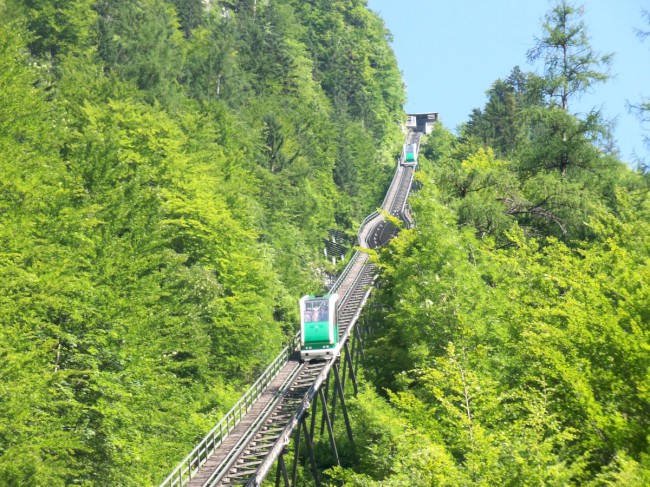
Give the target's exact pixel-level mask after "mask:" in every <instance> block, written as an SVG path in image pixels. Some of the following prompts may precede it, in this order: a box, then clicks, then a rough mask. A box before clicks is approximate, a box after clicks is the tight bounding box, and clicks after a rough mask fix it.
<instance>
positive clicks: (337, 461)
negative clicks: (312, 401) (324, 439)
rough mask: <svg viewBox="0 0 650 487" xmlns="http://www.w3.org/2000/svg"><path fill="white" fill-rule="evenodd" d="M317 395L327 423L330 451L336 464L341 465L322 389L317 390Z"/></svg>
mask: <svg viewBox="0 0 650 487" xmlns="http://www.w3.org/2000/svg"><path fill="white" fill-rule="evenodd" d="M318 395H319V396H320V400H321V403H322V404H323V416H325V423H327V432H328V433H329V437H330V446H331V447H332V453H334V458H335V460H336V464H337V465H341V462H340V460H339V452H338V450H337V449H336V440H335V439H334V430H333V429H332V423H330V417H329V414H328V412H327V400H326V399H325V394H323V389H320V390H319V391H318Z"/></svg>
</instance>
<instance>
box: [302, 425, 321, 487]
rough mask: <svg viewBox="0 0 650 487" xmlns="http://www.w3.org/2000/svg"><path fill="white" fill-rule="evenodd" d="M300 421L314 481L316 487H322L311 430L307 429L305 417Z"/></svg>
mask: <svg viewBox="0 0 650 487" xmlns="http://www.w3.org/2000/svg"><path fill="white" fill-rule="evenodd" d="M300 421H301V422H302V429H303V431H304V432H305V443H307V452H308V453H309V461H310V462H311V471H312V473H313V475H314V481H315V483H316V487H321V486H322V484H321V483H320V477H319V476H318V468H317V467H316V457H315V456H314V444H313V443H312V439H311V437H310V436H309V428H307V422H306V421H305V417H304V416H303V417H302V419H301V420H300Z"/></svg>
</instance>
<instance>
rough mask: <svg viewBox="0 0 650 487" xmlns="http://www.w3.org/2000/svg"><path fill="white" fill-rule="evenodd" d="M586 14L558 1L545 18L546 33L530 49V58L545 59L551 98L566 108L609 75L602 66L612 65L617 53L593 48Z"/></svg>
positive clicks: (564, 1) (545, 71) (547, 84)
mask: <svg viewBox="0 0 650 487" xmlns="http://www.w3.org/2000/svg"><path fill="white" fill-rule="evenodd" d="M583 14H584V8H583V7H576V6H574V5H572V4H571V3H569V2H568V1H567V0H561V1H557V3H556V4H555V5H554V6H553V8H552V9H551V11H550V12H548V13H547V14H546V17H545V19H544V24H543V26H542V28H543V30H544V35H543V36H542V37H541V38H538V39H536V45H535V47H533V48H532V49H531V50H530V51H528V59H529V60H531V61H537V60H539V59H542V60H543V62H544V74H545V78H546V85H545V92H546V94H547V95H548V96H549V98H550V99H551V100H555V99H559V101H560V103H559V105H560V107H561V108H562V109H563V110H567V109H568V106H569V99H570V98H572V97H573V96H576V95H577V96H579V95H580V94H581V93H584V92H585V91H588V90H589V88H590V87H591V86H592V85H594V84H596V83H602V82H604V81H606V80H607V79H608V75H607V73H606V72H603V71H602V69H606V68H607V67H608V66H609V64H610V63H611V60H612V57H613V55H612V54H604V55H601V54H598V53H596V52H594V51H593V49H592V48H591V46H590V45H589V37H588V35H587V28H586V25H585V23H584V22H583V21H582V16H583Z"/></svg>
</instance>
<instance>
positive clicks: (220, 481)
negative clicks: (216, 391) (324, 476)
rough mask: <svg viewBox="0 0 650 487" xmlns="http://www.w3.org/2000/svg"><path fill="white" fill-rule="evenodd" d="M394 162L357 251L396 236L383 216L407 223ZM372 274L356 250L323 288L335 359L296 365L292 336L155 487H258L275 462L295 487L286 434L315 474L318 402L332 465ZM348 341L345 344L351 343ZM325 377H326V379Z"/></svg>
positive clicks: (405, 170) (408, 177)
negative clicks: (335, 330)
mask: <svg viewBox="0 0 650 487" xmlns="http://www.w3.org/2000/svg"><path fill="white" fill-rule="evenodd" d="M420 136H421V134H419V133H414V132H408V134H407V139H406V140H407V143H417V144H419V142H420ZM402 158H403V155H402ZM402 158H400V161H399V163H398V165H397V169H396V171H395V174H394V176H393V180H392V182H391V185H390V187H389V189H388V191H387V193H386V196H385V198H384V201H383V202H382V205H381V211H375V212H373V213H372V214H370V215H369V216H368V217H367V218H366V219H365V220H364V221H363V223H362V225H361V227H360V230H359V234H358V241H359V245H360V246H361V247H365V248H376V247H379V246H381V245H385V244H386V243H387V242H388V241H389V240H390V239H391V238H392V237H393V236H394V235H396V234H397V232H398V228H397V227H396V226H395V225H394V224H393V223H392V222H390V221H389V220H387V219H386V218H385V216H384V213H386V214H390V215H392V216H394V217H396V218H401V219H406V220H407V224H408V220H409V217H408V215H407V214H405V208H406V201H407V198H408V195H409V192H410V188H411V185H412V180H413V169H414V168H413V167H407V166H404V165H403V164H402V160H401V159H402ZM375 277H376V275H375V270H374V265H373V264H371V263H368V255H367V254H366V253H363V252H360V251H357V252H355V253H354V255H353V256H352V258H351V260H350V263H349V264H348V266H347V267H346V268H345V270H344V271H343V272H342V273H341V275H340V276H339V278H338V279H337V280H336V282H335V283H334V284H333V285H332V287H331V289H330V291H329V292H330V293H334V292H336V293H338V294H339V296H341V299H340V304H339V334H340V344H339V350H338V353H337V354H335V355H338V356H340V357H341V358H338V357H336V358H334V359H329V360H324V361H318V362H306V363H301V362H300V354H299V352H298V351H297V347H298V343H299V336H298V335H295V336H294V337H293V339H292V341H291V343H289V345H287V347H285V348H284V349H283V350H282V352H281V353H280V354H279V355H278V357H276V359H275V360H274V361H273V362H272V363H271V364H270V365H269V367H267V369H266V370H265V371H264V373H263V374H262V375H261V376H260V377H259V378H258V379H257V381H256V382H255V384H253V386H252V387H251V388H250V389H249V391H248V392H247V393H246V394H245V395H244V396H243V397H242V398H241V399H240V400H239V401H238V403H237V404H235V406H234V407H233V408H232V409H231V410H230V411H229V412H228V413H227V414H226V416H225V417H224V418H223V419H222V420H221V421H220V422H219V423H218V424H217V425H216V426H215V427H214V428H213V429H212V430H211V431H210V433H208V435H207V436H206V437H205V438H204V439H203V440H202V441H201V442H200V443H199V444H198V445H197V446H196V447H195V448H194V449H193V450H192V452H191V453H190V454H189V455H188V456H187V457H186V458H185V459H184V460H183V461H182V462H181V463H180V465H179V466H178V467H176V469H175V470H174V471H173V472H172V473H171V474H170V475H169V476H168V477H167V478H166V479H165V480H164V481H163V482H162V484H160V487H185V486H190V487H216V486H223V487H226V486H235V485H247V486H258V485H260V484H261V482H262V481H263V480H264V478H266V476H267V475H268V474H269V472H270V470H271V469H272V467H273V465H275V464H276V462H277V464H278V466H279V468H278V476H279V475H280V474H282V476H283V477H284V482H285V485H295V475H296V467H295V465H296V461H294V467H293V471H292V475H291V477H292V480H293V482H292V483H291V482H290V481H289V474H288V470H287V468H286V465H285V463H284V457H283V454H284V452H285V451H286V447H287V445H288V444H289V441H290V439H291V437H292V435H294V434H296V433H297V435H296V438H297V442H299V441H300V440H299V438H300V430H301V428H302V429H303V431H305V432H306V431H307V429H308V428H309V429H310V430H311V436H310V435H307V436H306V443H307V447H308V448H307V449H308V451H309V452H310V460H311V463H312V469H313V471H314V474H315V476H317V473H316V468H315V467H316V466H315V460H314V457H313V449H312V445H311V439H310V438H311V437H313V430H314V420H315V414H313V415H312V424H311V427H309V426H308V425H307V424H306V420H305V417H306V415H307V412H308V411H309V409H310V408H313V409H314V413H315V410H316V408H317V404H318V402H319V400H320V403H321V409H322V418H323V419H322V423H323V424H322V426H321V429H322V430H324V428H325V426H327V431H328V437H329V439H330V443H331V446H332V451H333V453H334V456H335V458H336V461H337V462H338V453H337V450H336V443H335V441H334V435H333V431H332V430H333V422H334V412H335V407H336V402H337V401H338V402H339V403H340V404H341V407H340V409H341V410H342V414H343V417H344V420H345V424H346V430H347V433H348V436H349V439H350V441H351V442H352V441H353V440H352V432H351V427H350V423H349V420H348V417H347V409H346V408H345V398H344V387H345V380H346V376H347V377H348V378H349V379H351V380H352V383H353V385H354V387H355V390H356V377H355V374H356V366H354V365H353V362H352V357H353V355H354V353H355V348H354V347H355V345H356V341H359V340H360V335H359V331H358V329H357V328H355V324H356V322H357V319H358V318H359V315H360V313H361V310H362V308H363V306H364V304H365V302H366V300H367V299H368V296H369V294H370V291H371V288H372V285H373V282H374V280H375ZM352 337H356V339H357V340H356V341H354V342H353V340H352ZM350 342H352V345H351V346H350ZM351 348H352V351H351ZM360 350H361V345H360V344H359V345H357V348H356V353H360ZM361 353H362V352H361ZM341 362H342V363H343V366H342V371H341V370H340V364H341ZM332 376H333V377H334V379H331V377H332ZM330 387H331V388H332V390H333V391H332V393H331V398H332V399H331V402H332V405H331V415H330V413H329V412H328V396H330V394H329V389H330ZM324 390H325V391H326V392H324ZM296 449H298V448H296ZM279 480H280V478H279V477H278V481H279ZM276 484H277V483H276ZM317 484H319V482H318V481H317Z"/></svg>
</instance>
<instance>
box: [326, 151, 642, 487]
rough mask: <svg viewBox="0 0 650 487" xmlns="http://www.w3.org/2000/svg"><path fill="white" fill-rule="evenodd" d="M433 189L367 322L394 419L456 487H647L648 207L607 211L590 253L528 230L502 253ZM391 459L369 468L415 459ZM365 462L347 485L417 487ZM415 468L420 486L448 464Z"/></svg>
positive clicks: (372, 365) (387, 258)
mask: <svg viewBox="0 0 650 487" xmlns="http://www.w3.org/2000/svg"><path fill="white" fill-rule="evenodd" d="M471 161H473V162H474V163H475V164H474V165H475V166H476V165H478V166H480V165H481V164H480V162H481V161H485V158H481V157H478V156H476V157H474V158H473V159H471ZM427 183H429V184H427ZM424 184H425V185H424V187H423V189H422V190H421V191H420V192H419V193H418V196H417V198H416V199H414V200H413V202H412V204H413V211H414V212H415V215H416V217H417V221H418V227H417V229H416V230H409V231H404V232H402V233H401V234H400V236H399V237H398V238H397V239H396V240H395V241H394V242H393V243H392V244H391V245H390V248H389V249H387V250H385V251H383V252H382V255H381V258H380V261H379V264H380V266H381V267H382V271H383V272H382V282H381V283H380V286H379V289H378V293H377V294H376V295H375V298H374V300H375V307H374V309H375V310H376V311H375V312H374V314H373V315H372V316H369V317H368V318H367V319H369V320H370V321H371V322H373V323H382V325H381V326H380V327H379V329H378V330H376V331H375V334H374V335H373V338H372V342H371V344H370V346H369V347H367V349H366V356H367V357H368V363H367V364H366V373H367V375H368V376H369V378H370V380H371V382H373V383H375V384H377V385H378V386H380V387H382V388H387V391H386V394H387V396H388V398H389V401H390V405H391V406H392V408H393V409H394V411H393V412H392V413H389V414H391V415H393V416H394V417H395V418H400V421H405V423H402V426H401V428H402V430H403V431H408V430H411V429H412V430H416V431H418V432H420V433H421V434H423V435H425V437H426V441H422V442H421V445H422V446H421V448H422V450H420V451H424V450H426V449H427V448H429V446H427V445H428V443H427V442H431V444H433V445H435V447H436V449H437V451H438V452H440V453H438V454H437V455H436V457H440V456H441V455H442V456H443V457H444V458H447V459H449V461H450V462H451V465H452V466H453V470H448V471H447V475H448V476H447V477H445V481H447V482H449V483H451V484H453V485H458V484H466V485H486V484H487V485H521V484H529V483H535V484H553V485H556V484H557V485H567V484H578V485H582V484H585V483H587V482H593V485H610V484H613V483H614V482H617V481H618V482H624V480H623V479H627V480H625V481H629V482H631V483H632V484H633V485H634V482H636V483H637V484H642V483H643V481H642V479H644V478H645V477H644V475H646V473H645V467H644V465H645V463H644V462H646V460H645V458H646V456H645V455H646V454H647V451H648V443H647V431H646V427H645V425H646V423H647V421H648V417H647V408H648V401H649V400H650V397H649V396H648V394H647V387H646V385H645V383H646V382H647V371H648V366H649V365H650V363H649V362H648V354H647V350H648V347H650V341H649V339H648V333H647V326H645V324H646V323H647V319H648V312H649V310H648V305H647V303H648V302H650V301H649V300H648V296H647V289H646V286H644V285H643V283H645V282H647V280H648V278H649V277H650V275H649V274H648V273H649V272H650V269H649V268H648V265H647V260H648V252H649V251H650V242H649V241H648V235H650V233H649V232H648V219H647V213H646V212H645V210H642V211H640V212H639V211H636V212H635V211H632V212H631V213H628V216H627V218H628V219H629V220H628V222H627V223H624V222H623V221H622V220H621V219H618V218H615V217H612V216H611V215H608V214H607V213H602V214H601V215H600V217H599V218H596V219H593V220H591V222H590V227H591V228H592V231H593V232H594V234H595V235H597V238H596V240H594V241H592V242H591V243H587V242H583V243H580V244H579V245H578V246H577V247H576V248H570V247H568V246H567V245H565V244H563V243H561V242H559V241H557V240H555V239H552V238H548V239H546V240H545V241H544V244H543V245H540V243H539V242H538V241H535V240H533V239H528V238H526V237H525V236H524V235H523V233H522V232H521V230H519V229H518V227H517V226H516V225H515V226H513V227H511V230H509V231H508V232H507V233H506V235H507V238H508V241H509V245H508V246H506V247H504V248H502V249H495V248H493V247H492V246H491V241H490V239H486V238H483V239H482V240H479V239H477V238H476V236H475V235H474V233H473V232H467V231H465V230H464V229H462V228H458V227H457V218H456V216H455V214H454V212H453V211H452V209H450V207H448V206H445V205H443V204H441V203H440V197H439V195H438V193H437V191H436V190H435V189H434V187H433V186H432V185H431V184H430V181H429V180H427V179H425V180H424ZM646 204H647V202H646ZM383 423H384V424H389V422H388V421H387V420H384V421H383ZM386 437H387V438H390V434H389V433H386ZM370 443H371V444H373V445H375V448H378V447H380V445H381V442H380V441H378V440H376V439H375V440H372V441H370ZM412 448H414V449H415V450H418V448H417V447H412ZM398 450H399V449H398ZM381 455H383V456H382V457H381V458H378V459H375V460H373V461H369V462H368V463H371V464H374V465H380V464H381V462H382V461H383V462H386V461H387V460H386V458H388V457H390V458H391V462H394V463H391V465H400V460H399V459H400V458H401V457H400V454H399V453H396V452H395V451H392V452H390V453H387V452H382V453H381ZM381 455H380V456H381ZM363 465H364V463H363V462H361V464H360V466H359V467H358V468H355V471H356V472H357V473H351V472H349V471H346V472H344V473H340V474H339V478H341V479H345V480H346V481H348V482H350V485H402V484H401V483H399V481H397V480H396V477H394V472H391V471H389V470H388V469H384V470H382V471H380V472H373V473H368V472H365V471H364V470H363V469H364V468H367V467H364V466H363ZM395 468H397V467H395ZM414 468H415V470H416V471H417V473H413V472H412V473H411V475H415V476H418V475H428V474H429V475H430V474H431V473H432V472H434V471H436V468H437V467H434V466H431V465H419V466H415V467H414ZM452 472H455V473H452ZM454 475H455V476H454ZM368 476H369V477H371V478H373V479H374V480H373V481H370V480H369V478H368ZM414 478H415V477H414ZM449 479H454V480H452V481H450V480H449ZM459 479H461V480H459ZM375 481H377V483H373V482H375ZM378 481H381V482H385V483H379V482H378ZM364 482H365V483H364ZM437 483H440V484H442V485H445V484H444V481H441V480H438V481H437ZM437 483H434V485H437Z"/></svg>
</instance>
